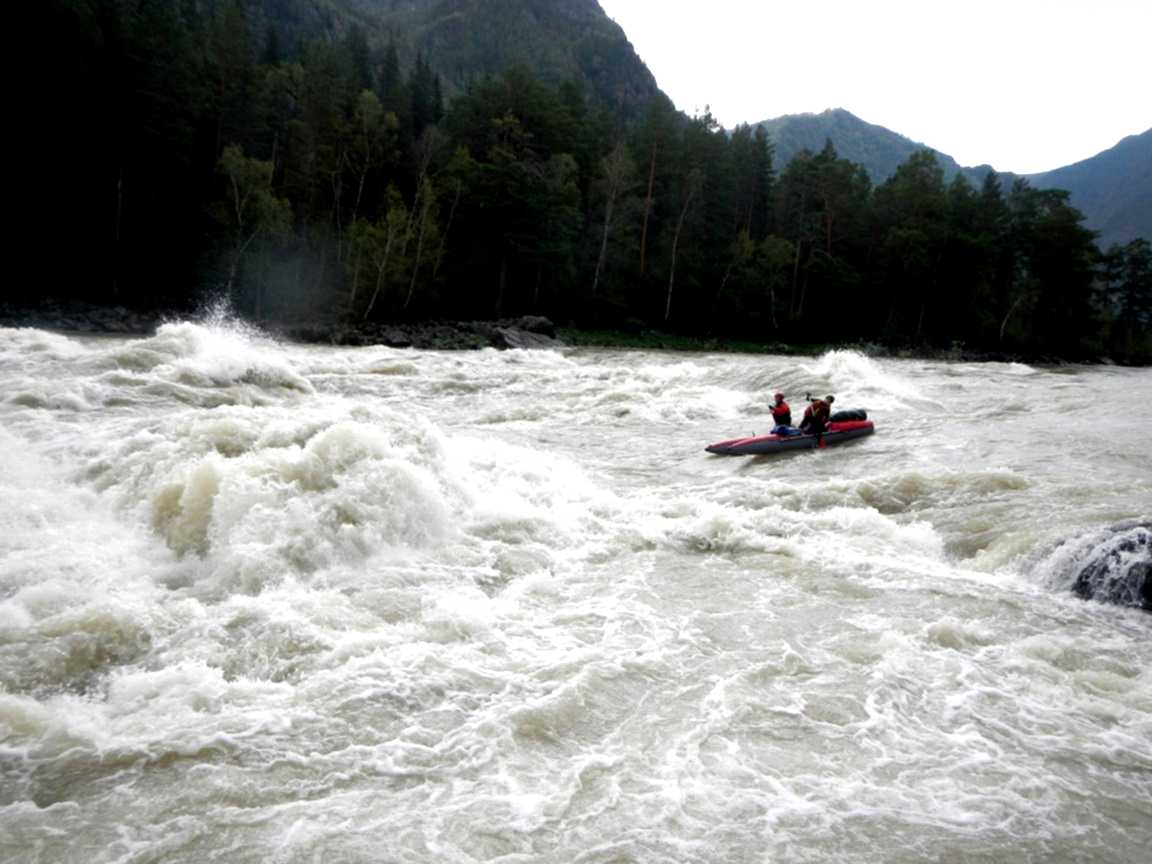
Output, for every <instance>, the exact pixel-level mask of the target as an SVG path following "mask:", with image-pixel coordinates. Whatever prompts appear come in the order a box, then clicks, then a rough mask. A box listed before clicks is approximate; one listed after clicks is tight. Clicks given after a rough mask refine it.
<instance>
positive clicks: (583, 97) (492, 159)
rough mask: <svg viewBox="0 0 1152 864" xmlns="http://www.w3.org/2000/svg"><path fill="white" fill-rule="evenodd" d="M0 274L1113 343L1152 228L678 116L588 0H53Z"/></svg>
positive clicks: (168, 300) (294, 314) (752, 332)
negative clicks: (24, 213)
mask: <svg viewBox="0 0 1152 864" xmlns="http://www.w3.org/2000/svg"><path fill="white" fill-rule="evenodd" d="M37 13H38V14H40V15H43V16H45V18H44V20H43V21H42V24H43V26H44V27H45V30H44V32H45V33H46V34H51V39H50V40H49V39H45V43H46V44H48V43H50V44H51V45H52V46H53V49H54V52H55V53H54V54H53V57H52V63H50V64H48V65H49V67H50V71H51V74H52V75H53V76H54V78H53V79H52V80H53V86H52V87H51V88H45V89H44V91H43V92H40V91H37V92H38V93H39V101H40V104H39V105H38V113H37V114H36V116H35V119H34V122H30V123H27V124H24V125H23V126H22V127H21V128H22V129H23V130H25V133H26V134H27V135H28V137H29V138H30V141H31V145H32V146H31V148H30V149H31V163H32V164H31V165H30V168H31V169H32V170H31V171H30V172H29V177H31V178H34V179H35V181H36V183H37V184H38V191H37V194H36V195H35V196H34V201H33V207H32V208H31V209H30V211H29V213H30V217H31V223H32V227H33V228H34V229H35V230H34V231H33V232H31V233H32V234H33V236H34V238H35V243H34V247H33V249H32V253H33V254H32V255H31V256H30V257H29V260H32V261H35V262H36V265H37V266H36V269H35V272H34V274H33V276H32V278H29V279H26V280H24V281H22V282H20V283H18V284H17V285H16V286H15V287H14V288H13V289H11V291H10V294H12V295H15V298H16V299H17V300H21V301H34V300H36V299H37V298H40V297H45V296H49V295H55V296H58V297H61V296H62V297H66V298H67V297H71V298H81V299H87V300H92V301H95V302H101V303H118V304H121V303H122V304H134V305H153V306H174V305H192V304H195V303H198V302H201V301H202V300H204V299H206V298H222V299H226V300H227V301H228V302H230V303H231V304H232V306H233V308H234V309H235V310H236V311H237V312H239V313H241V314H244V315H249V316H252V317H255V318H258V319H289V320H297V321H298V320H301V319H311V320H316V321H319V322H328V323H338V322H342V321H388V320H398V319H408V320H415V319H429V318H494V317H502V316H510V315H519V314H526V313H535V314H542V315H547V316H551V317H553V318H555V319H557V320H560V321H566V322H572V323H575V324H578V325H583V326H594V327H624V328H646V327H658V328H660V329H662V330H668V331H675V332H680V333H684V334H691V335H708V336H712V337H720V338H722V337H740V338H744V339H755V340H760V341H763V342H769V341H774V342H786V343H793V344H795V343H813V342H821V343H826V342H830V341H859V340H867V341H876V342H884V343H886V344H889V345H893V346H917V347H935V348H943V349H951V348H956V347H964V348H966V349H970V350H989V351H1005V352H1018V353H1028V354H1032V355H1045V354H1047V355H1060V356H1067V357H1095V356H1100V355H1101V354H1104V353H1107V354H1110V355H1112V356H1114V357H1117V358H1118V359H1123V360H1131V361H1139V360H1146V359H1148V357H1149V356H1150V355H1152V341H1150V336H1149V328H1148V322H1149V310H1150V306H1152V299H1150V298H1152V247H1150V246H1149V244H1148V243H1147V242H1144V241H1134V242H1132V243H1129V244H1128V245H1127V246H1124V247H1116V248H1115V249H1112V250H1110V251H1109V252H1108V253H1107V255H1101V254H1100V252H1099V251H1098V250H1097V248H1096V246H1095V245H1094V243H1093V234H1092V232H1091V231H1089V230H1088V229H1087V228H1086V227H1085V226H1084V224H1083V218H1082V216H1081V214H1080V213H1079V212H1078V211H1077V210H1076V209H1075V208H1074V207H1073V206H1072V205H1071V204H1070V202H1069V199H1068V195H1067V193H1064V192H1061V191H1058V190H1042V189H1038V188H1036V187H1035V186H1033V185H1031V184H1029V183H1028V182H1027V181H1026V180H1023V179H1018V180H1016V181H1014V182H1012V183H1008V184H1005V183H1003V182H1002V181H1001V179H1000V178H997V177H996V176H994V175H987V176H984V177H983V178H982V179H981V180H980V181H979V182H972V181H970V180H969V179H967V178H966V177H965V176H964V175H963V174H957V175H955V176H952V177H950V176H949V174H948V172H947V171H946V169H945V166H944V165H943V164H942V163H941V161H940V160H939V157H938V156H937V155H936V154H933V153H932V152H930V151H927V150H923V149H919V150H918V149H913V150H912V151H911V152H909V153H908V154H907V155H906V156H904V157H903V158H902V161H900V162H899V163H898V164H897V165H896V166H895V168H894V169H893V170H892V173H891V175H890V176H889V177H887V178H886V179H885V180H883V181H882V182H880V183H879V184H877V182H876V181H875V180H874V179H873V178H872V177H871V176H870V174H869V171H868V170H867V169H866V168H865V167H864V166H863V165H862V164H860V163H859V162H858V161H856V160H854V159H852V158H847V157H846V156H845V154H844V153H842V152H840V150H839V149H838V147H837V146H835V145H834V143H833V142H831V141H829V140H827V139H826V140H825V141H823V142H821V143H820V145H819V146H810V147H807V148H804V149H801V150H799V151H798V152H797V153H796V154H795V155H794V156H792V158H791V159H790V160H789V161H788V162H787V164H783V165H782V163H781V161H780V160H779V158H778V156H777V154H776V153H775V152H774V148H773V145H772V143H771V141H770V140H769V137H768V135H767V134H766V133H765V131H764V130H763V129H761V128H752V127H749V126H742V127H738V128H737V129H735V130H731V131H730V132H729V131H725V130H723V129H721V128H719V126H718V125H717V123H716V122H715V120H714V119H713V118H712V117H711V116H709V115H708V114H705V115H704V116H699V117H693V118H689V117H686V116H684V115H683V114H680V113H678V112H676V111H675V110H674V109H673V107H672V105H671V103H670V102H669V101H668V100H667V99H666V98H665V97H664V96H663V95H662V94H660V92H659V91H658V90H657V89H656V88H655V86H654V84H653V83H652V82H651V77H650V76H649V75H648V74H647V71H646V70H645V69H644V68H643V64H641V63H640V62H639V60H638V59H637V58H636V56H635V54H634V53H633V52H632V50H631V47H630V46H629V45H628V43H627V40H626V39H624V37H623V34H622V33H621V32H620V31H619V29H618V28H616V26H615V25H614V24H612V23H611V22H610V21H608V20H607V18H605V17H604V16H603V13H602V12H600V10H599V7H598V5H597V4H595V3H593V2H591V0H491V2H484V3H481V2H466V0H442V2H435V0H424V2H419V0H412V2H406V3H400V2H392V0H377V2H370V0H310V2H304V0H180V2H176V0H170V2H156V0H50V2H49V3H47V4H46V5H45V6H42V7H38V9H37Z"/></svg>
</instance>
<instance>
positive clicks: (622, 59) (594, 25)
mask: <svg viewBox="0 0 1152 864" xmlns="http://www.w3.org/2000/svg"><path fill="white" fill-rule="evenodd" d="M257 2H258V3H259V5H260V7H261V13H262V17H263V19H264V22H262V23H265V26H267V27H268V28H271V29H274V30H275V31H276V33H277V38H278V39H279V40H280V42H281V43H282V44H285V45H292V44H296V43H298V42H300V41H302V40H307V39H309V38H313V37H315V36H316V35H317V34H324V33H327V34H330V35H333V36H337V37H340V36H344V35H346V34H347V32H348V30H349V29H351V28H352V27H353V26H356V27H359V28H360V30H361V31H362V32H363V33H364V34H365V36H366V38H367V40H368V41H369V43H371V44H373V45H375V46H377V47H379V46H383V45H385V44H387V43H388V42H390V41H391V42H393V43H394V44H395V45H396V48H397V51H398V52H399V54H400V59H401V62H402V63H403V64H404V65H405V66H409V65H410V64H411V62H412V61H413V60H414V55H415V52H417V51H419V52H421V54H422V55H423V57H424V59H425V60H426V61H427V62H428V63H429V65H430V66H431V67H432V69H433V70H434V71H435V72H437V73H438V74H439V75H440V78H441V81H442V83H443V85H444V92H445V94H446V95H449V96H451V95H453V94H455V93H459V92H461V91H462V90H464V89H466V88H467V87H468V86H469V85H470V84H472V83H474V82H476V81H479V80H481V79H483V78H484V77H485V76H487V75H497V74H500V73H502V72H504V71H505V70H506V69H508V68H509V67H512V66H517V65H522V66H526V67H528V68H530V69H531V70H532V71H533V73H534V74H535V75H536V76H537V77H538V78H539V79H540V80H541V81H543V82H544V83H547V84H552V85H555V84H559V83H561V82H564V81H578V82H580V83H582V84H583V85H584V87H585V90H586V92H587V93H588V94H589V95H591V96H593V97H594V98H596V99H597V100H599V101H601V102H602V103H604V104H606V105H609V106H611V107H612V108H615V109H618V110H622V111H623V112H624V113H625V114H628V113H630V112H632V111H634V110H636V109H638V108H639V107H640V106H642V105H644V104H646V103H647V102H648V101H649V100H650V99H651V98H652V97H653V96H655V95H656V94H659V93H660V89H659V87H657V85H656V79H655V78H654V77H653V76H652V73H651V72H650V71H649V70H648V67H647V66H645V65H644V63H643V62H642V61H641V60H640V58H639V57H638V56H637V54H636V51H635V50H634V49H633V47H632V44H631V43H630V42H629V41H628V38H627V36H625V35H624V31H623V30H622V29H621V28H620V25H618V24H617V23H616V22H615V21H613V20H612V19H611V18H609V17H608V16H607V15H606V14H605V13H604V11H603V10H602V9H601V8H600V4H599V3H598V2H597V0H257Z"/></svg>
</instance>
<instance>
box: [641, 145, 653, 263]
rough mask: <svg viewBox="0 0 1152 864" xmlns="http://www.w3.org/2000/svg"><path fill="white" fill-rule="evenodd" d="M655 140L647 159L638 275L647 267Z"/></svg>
mask: <svg viewBox="0 0 1152 864" xmlns="http://www.w3.org/2000/svg"><path fill="white" fill-rule="evenodd" d="M656 149H657V148H656V142H655V141H653V142H652V155H651V156H650V157H649V160H648V193H647V194H646V195H645V196H644V224H643V227H642V228H641V229H640V276H641V277H643V276H644V273H645V272H646V270H647V267H648V259H647V255H648V219H649V218H650V217H651V215H652V187H653V186H654V185H655V183H656Z"/></svg>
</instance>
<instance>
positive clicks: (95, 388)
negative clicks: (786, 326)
mask: <svg viewBox="0 0 1152 864" xmlns="http://www.w3.org/2000/svg"><path fill="white" fill-rule="evenodd" d="M776 390H783V391H784V392H785V393H786V394H787V395H788V397H789V399H790V401H791V402H792V404H793V408H794V410H797V409H796V406H797V405H799V404H802V403H803V397H804V393H805V392H807V391H811V392H813V393H814V394H821V395H822V394H824V393H826V392H831V393H835V394H836V396H837V405H838V406H840V405H843V406H845V407H855V408H864V409H866V410H867V411H868V412H869V417H870V418H871V419H873V420H874V421H875V423H876V428H877V433H876V434H875V435H873V436H871V437H869V438H866V439H862V440H859V441H856V442H852V443H849V444H845V445H842V446H840V447H837V448H830V449H827V450H823V451H804V452H797V453H792V454H787V455H783V456H773V457H762V458H751V459H749V458H725V457H714V456H709V455H707V454H705V453H704V452H703V446H704V445H705V444H707V443H709V442H711V441H715V440H721V439H725V438H732V437H736V436H739V435H746V434H752V433H757V432H759V433H762V432H765V431H767V429H768V427H769V425H770V422H771V421H770V418H769V413H768V410H769V409H768V406H769V404H770V401H771V394H772V393H773V392H774V391H776ZM1118 409H1122V410H1118ZM1148 428H1152V371H1150V370H1142V369H1121V368H1114V367H1058V368H1033V367H1029V366H1024V365H1020V364H960V363H940V362H927V361H916V360H878V359H872V358H868V357H865V356H863V355H860V354H857V353H854V352H849V351H838V352H831V353H828V354H825V355H824V356H822V357H818V358H803V357H784V356H750V355H724V354H675V353H662V352H632V351H607V350H588V349H559V350H554V351H528V352H526V351H506V352H496V351H491V350H486V351H477V352H424V351H415V350H397V349H388V348H383V347H380V348H359V349H347V348H327V347H318V346H300V345H293V344H285V343H280V342H277V341H275V340H273V339H271V338H269V337H267V336H265V335H264V334H262V333H260V332H259V331H258V330H255V329H252V328H249V327H246V326H244V325H241V324H239V323H236V322H230V321H228V320H224V319H219V318H217V319H213V320H209V321H202V322H192V321H182V322H173V323H169V324H166V325H164V326H163V327H161V328H160V329H159V330H158V331H157V333H156V334H155V335H153V336H150V337H147V338H104V337H99V338H98V337H90V336H88V337H86V336H76V335H68V334H58V333H49V332H44V331H37V330H28V329H0V860H3V861H12V862H45V864H47V862H86V864H87V862H208V861H219V862H313V861H315V862H320V861H322V862H469V864H471V862H488V861H492V862H496V861H499V862H516V864H524V862H588V864H591V862H604V864H608V862H613V864H616V862H700V861H707V862H713V861H714V862H776V861H779V862H817V861H819V862H823V861H829V860H835V861H842V862H914V861H916V862H918V861H965V862H967V861H986V862H998V861H1006V860H1011V861H1020V862H1028V861H1036V862H1040V861H1044V862H1079V861H1110V862H1143V861H1146V860H1148V858H1147V856H1148V849H1149V848H1152V671H1150V670H1152V640H1150V638H1149V637H1150V634H1152V615H1149V614H1147V613H1146V612H1143V611H1141V610H1138V609H1134V608H1125V607H1122V606H1116V605H1108V604H1104V603H1100V602H1094V601H1085V600H1083V599H1081V598H1079V597H1077V596H1075V595H1074V594H1073V593H1072V592H1071V590H1070V588H1071V586H1072V582H1073V580H1074V579H1075V576H1076V573H1075V571H1076V569H1077V567H1078V566H1080V564H1081V563H1082V562H1083V560H1085V559H1086V557H1087V556H1090V555H1092V554H1093V549H1094V546H1093V544H1094V543H1097V542H1103V541H1098V540H1097V539H1096V538H1097V537H1103V536H1105V535H1106V534H1107V532H1108V531H1109V530H1111V529H1110V526H1114V525H1116V524H1118V523H1125V522H1131V521H1143V522H1144V523H1147V522H1148V521H1149V519H1150V518H1152V462H1150V461H1149V459H1148V456H1147V443H1146V439H1147V429H1148ZM1069 538H1073V539H1072V541H1069Z"/></svg>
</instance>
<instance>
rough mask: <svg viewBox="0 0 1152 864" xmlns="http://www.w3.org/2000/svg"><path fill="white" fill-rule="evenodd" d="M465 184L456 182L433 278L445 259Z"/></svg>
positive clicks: (438, 249)
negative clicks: (447, 244)
mask: <svg viewBox="0 0 1152 864" xmlns="http://www.w3.org/2000/svg"><path fill="white" fill-rule="evenodd" d="M463 185H464V184H463V183H462V182H461V181H459V180H457V181H456V194H455V195H454V196H453V197H452V207H451V209H450V210H449V211H448V223H447V224H446V225H445V226H444V233H443V234H441V235H440V246H439V248H437V249H436V263H435V264H433V265H432V278H433V279H435V278H436V274H438V273H439V272H440V260H441V259H442V258H443V257H444V245H445V244H446V243H447V242H448V232H449V231H451V230H452V218H453V217H454V216H455V215H456V205H457V204H459V203H460V189H461V187H462V186H463Z"/></svg>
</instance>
